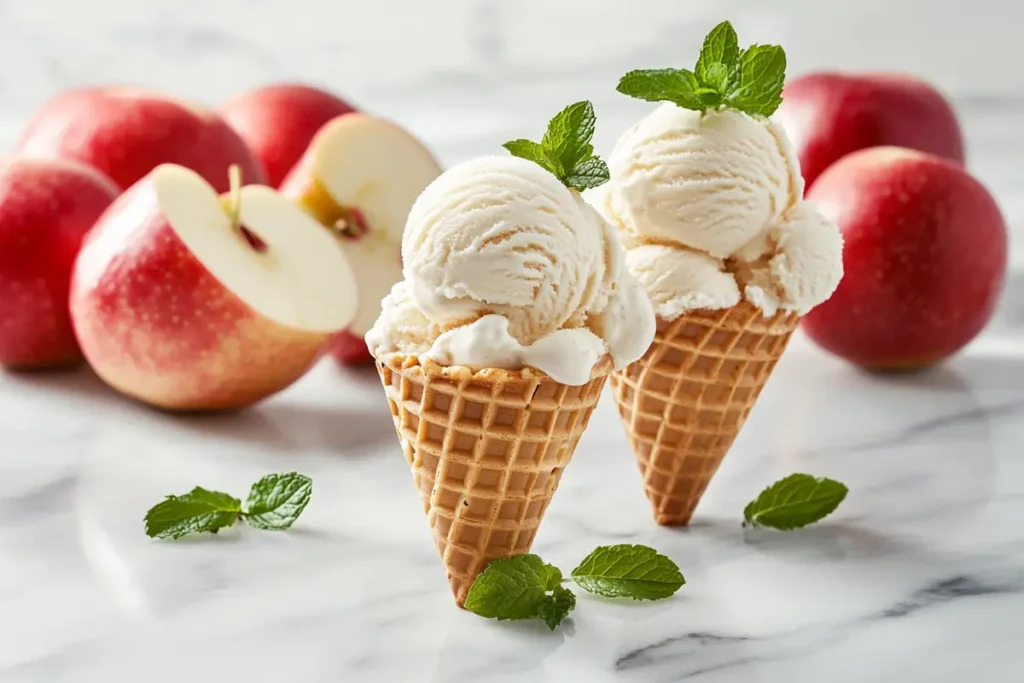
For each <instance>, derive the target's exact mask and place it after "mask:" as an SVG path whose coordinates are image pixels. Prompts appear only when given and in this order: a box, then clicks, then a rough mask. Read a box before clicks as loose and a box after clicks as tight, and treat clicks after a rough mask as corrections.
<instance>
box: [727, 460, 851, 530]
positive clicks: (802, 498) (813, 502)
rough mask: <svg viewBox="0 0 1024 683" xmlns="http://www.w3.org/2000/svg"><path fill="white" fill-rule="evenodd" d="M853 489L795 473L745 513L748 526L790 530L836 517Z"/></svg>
mask: <svg viewBox="0 0 1024 683" xmlns="http://www.w3.org/2000/svg"><path fill="white" fill-rule="evenodd" d="M848 491H849V489H847V488H846V486H845V485H843V484H841V483H839V482H838V481H834V480H832V479H826V478H820V479H819V478H817V477H813V476H811V475H810V474H792V475H790V476H788V477H786V478H785V479H780V480H779V481H777V482H775V483H774V484H772V485H771V486H769V487H768V488H766V489H765V490H764V491H762V492H761V494H760V495H759V496H758V497H757V499H756V500H754V501H752V502H751V503H749V504H748V505H747V507H746V508H745V509H744V510H743V518H744V520H745V523H746V524H751V525H753V526H766V527H771V528H773V529H781V530H783V531H789V530H790V529H799V528H800V527H804V526H807V525H808V524H813V523H814V522H817V521H819V520H821V519H824V518H825V517H828V516H829V515H830V514H832V513H833V512H834V511H835V509H836V508H837V507H839V504H840V503H842V502H843V499H844V498H846V494H847V492H848Z"/></svg>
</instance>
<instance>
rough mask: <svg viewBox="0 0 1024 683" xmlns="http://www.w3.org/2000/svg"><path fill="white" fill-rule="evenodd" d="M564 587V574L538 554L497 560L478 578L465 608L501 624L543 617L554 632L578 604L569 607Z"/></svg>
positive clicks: (573, 601) (467, 598) (471, 588)
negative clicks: (508, 621)
mask: <svg viewBox="0 0 1024 683" xmlns="http://www.w3.org/2000/svg"><path fill="white" fill-rule="evenodd" d="M561 584H562V572H560V571H559V570H558V568H557V567H555V566H553V565H550V564H545V562H544V561H543V560H542V559H540V558H539V557H537V556H536V555H516V556H515V557H508V558H503V559H500V560H494V561H493V562H491V563H490V564H488V565H487V568H486V569H484V571H483V572H482V573H481V574H480V576H478V577H476V581H474V582H473V585H472V586H471V587H470V589H469V595H468V596H467V597H466V603H465V607H466V609H468V610H469V611H470V612H474V613H476V614H479V615H480V616H482V617H487V618H488V619H498V620H499V621H504V620H508V619H536V618H540V617H542V616H543V617H544V620H545V621H546V622H547V623H548V626H549V627H550V628H551V630H554V629H555V627H556V626H558V624H559V623H561V621H562V619H563V618H565V616H566V615H567V614H568V613H569V611H570V610H571V609H572V607H573V606H575V603H576V601H575V599H573V600H572V604H571V605H569V604H568V602H567V601H566V600H565V598H564V594H563V593H561V591H562V590H564V589H562V585H561ZM556 602H557V603H560V607H561V609H558V608H559V605H556V604H555V603H556ZM556 617H557V618H556ZM552 623H553V624H554V626H552Z"/></svg>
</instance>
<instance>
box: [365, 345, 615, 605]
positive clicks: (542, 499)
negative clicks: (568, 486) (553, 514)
mask: <svg viewBox="0 0 1024 683" xmlns="http://www.w3.org/2000/svg"><path fill="white" fill-rule="evenodd" d="M377 369H378V371H379V372H380V376H381V381H382V382H383V384H384V390H385V392H386V393H387V397H388V404H389V406H390V407H391V414H392V416H393V417H394V421H395V429H396V430H397V432H398V438H399V440H400V441H401V443H402V448H403V450H404V451H405V457H406V460H408V462H409V465H410V467H411V468H412V473H413V479H414V480H415V482H416V486H417V488H418V489H419V492H420V496H421V498H422V500H423V509H424V511H425V512H426V513H427V519H428V521H429V522H430V527H431V529H432V530H433V532H434V540H435V542H436V543H437V549H438V552H439V553H440V554H441V559H442V561H443V562H444V565H445V569H446V570H447V573H448V581H449V583H450V584H451V588H452V593H453V594H454V595H455V602H456V603H457V604H458V605H459V606H460V607H461V606H462V605H463V603H464V602H465V600H466V596H467V594H468V593H469V589H470V587H471V586H472V585H473V581H474V580H475V579H476V577H477V575H478V574H479V573H480V572H481V571H483V570H484V568H485V567H486V566H487V563H488V562H490V561H491V560H493V559H496V558H500V557H508V556H511V555H518V554H521V553H527V552H529V551H530V547H531V546H532V545H533V539H534V536H535V535H536V533H537V527H538V526H539V525H540V522H541V519H543V517H544V512H545V511H546V510H547V507H548V503H550V502H551V496H552V495H553V494H554V492H555V489H556V488H558V482H559V480H560V479H561V477H562V470H563V469H564V468H565V466H566V465H567V464H568V463H569V460H570V459H571V458H572V454H573V451H574V450H575V449H576V444H577V442H578V441H579V438H580V435H582V434H583V431H584V429H586V427H587V423H588V421H589V420H590V415H591V413H592V412H593V410H594V407H595V406H596V405H597V401H598V398H599V397H600V395H601V389H602V388H603V387H604V384H605V380H606V379H607V377H608V372H609V371H610V363H608V362H602V363H600V364H599V365H598V366H597V367H596V368H595V369H594V372H593V374H592V375H591V379H590V381H588V382H587V383H586V384H583V385H582V386H568V385H565V384H561V383H558V382H556V381H554V380H553V379H551V378H550V377H548V376H547V375H545V374H543V373H540V372H538V371H536V370H532V369H530V368H525V369H522V370H514V371H513V370H499V369H487V370H479V371H474V370H471V369H469V368H466V367H458V366H456V367H444V366H440V365H438V364H436V363H433V362H431V361H426V360H420V359H418V358H416V357H413V356H401V355H397V354H392V355H389V356H387V357H384V358H380V359H378V360H377Z"/></svg>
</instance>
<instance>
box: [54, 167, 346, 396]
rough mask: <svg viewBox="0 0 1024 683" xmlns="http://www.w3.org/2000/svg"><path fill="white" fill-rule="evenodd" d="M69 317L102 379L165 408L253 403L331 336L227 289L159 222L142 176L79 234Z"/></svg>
mask: <svg viewBox="0 0 1024 683" xmlns="http://www.w3.org/2000/svg"><path fill="white" fill-rule="evenodd" d="M71 316H72V320H73V323H74V327H75V333H76V334H77V336H78V340H79V343H80V344H81V347H82V351H83V352H84V354H85V357H86V359H87V360H88V361H89V363H90V365H92V367H93V369H94V370H95V371H96V373H97V374H98V375H99V376H100V377H101V378H102V379H103V380H104V381H106V382H107V383H108V384H110V385H111V386H112V387H114V388H115V389H117V390H119V391H121V392H122V393H124V394H127V395H128V396H132V397H134V398H136V399H139V400H141V401H143V402H145V403H149V404H151V405H153V406H157V407H160V408H164V409H168V410H184V411H197V410H224V409H232V408H240V407H243V406H247V405H250V404H252V403H255V402H257V401H259V400H261V399H263V398H266V397H267V396H269V395H271V394H273V393H276V392H277V391H280V390H281V389H284V388H285V387H287V386H288V385H290V384H292V383H293V382H295V381H296V380H298V379H299V378H300V377H302V375H303V374H305V373H306V371H307V370H308V369H309V368H310V367H312V366H313V364H314V363H315V362H316V361H317V360H318V359H319V358H320V357H321V355H322V353H323V351H324V349H325V346H326V344H327V341H328V339H329V338H330V337H329V335H327V334H324V333H319V332H309V331H304V330H295V329H291V328H286V327H284V326H282V325H280V324H278V323H276V322H274V321H272V320H270V319H269V318H267V317H265V316H263V315H261V314H259V313H258V312H256V311H255V310H253V309H252V308H251V307H249V306H247V305H246V304H245V303H243V302H242V301H241V300H240V299H239V298H238V297H237V296H235V295H234V294H233V293H231V292H230V291H228V290H227V289H226V288H225V287H224V286H223V285H222V284H221V283H220V281H219V280H217V279H216V278H215V277H214V276H213V275H212V274H211V273H210V272H209V271H208V270H207V269H206V268H205V267H204V266H203V265H202V264H201V263H200V262H199V261H198V260H197V259H196V257H195V256H194V255H193V254H192V252H191V251H189V249H188V248H187V247H186V246H185V245H184V244H183V243H182V241H181V239H180V238H179V237H178V236H177V235H176V234H175V232H174V230H173V229H172V228H171V227H170V226H169V225H168V223H167V219H166V218H165V216H164V215H163V213H162V212H161V211H160V209H159V206H158V203H157V199H156V194H155V191H154V189H153V186H152V183H151V182H150V181H149V179H143V180H142V181H140V182H139V183H137V184H136V185H134V186H132V187H131V188H129V189H128V191H127V192H125V193H124V194H122V195H121V196H120V197H119V198H118V199H117V201H116V202H115V203H114V204H113V205H112V206H111V207H110V208H109V209H108V210H107V211H106V212H105V213H104V214H103V216H102V217H101V218H100V220H99V222H98V223H97V224H96V226H95V228H93V230H92V232H91V233H90V234H89V236H88V237H87V239H86V240H85V243H84V244H83V246H82V250H81V252H80V254H79V257H78V260H77V262H76V265H75V270H74V276H73V279H72V289H71Z"/></svg>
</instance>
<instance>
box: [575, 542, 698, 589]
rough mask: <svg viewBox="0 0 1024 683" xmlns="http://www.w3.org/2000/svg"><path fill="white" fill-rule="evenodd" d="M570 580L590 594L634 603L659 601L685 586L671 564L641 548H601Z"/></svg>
mask: <svg viewBox="0 0 1024 683" xmlns="http://www.w3.org/2000/svg"><path fill="white" fill-rule="evenodd" d="M570 578H571V579H572V580H573V581H574V582H575V583H576V585H577V586H579V587H580V588H582V589H583V590H586V591H590V592H591V593H596V594H598V595H603V596H605V597H607V598H633V599H634V600H662V599H664V598H667V597H670V596H671V595H672V594H674V593H675V592H676V591H677V590H679V589H680V588H681V587H682V586H683V584H685V583H686V579H684V578H683V574H682V572H680V571H679V567H678V566H677V565H676V563H675V562H673V561H672V560H670V559H669V558H667V557H665V556H664V555H661V554H660V553H658V552H657V551H656V550H655V549H654V548H648V547H647V546H643V545H606V546H601V547H599V548H597V549H595V550H594V552H592V553H590V554H589V555H587V556H586V557H585V558H584V559H583V561H582V562H580V566H578V567H576V569H573V570H572V574H571V575H570Z"/></svg>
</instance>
